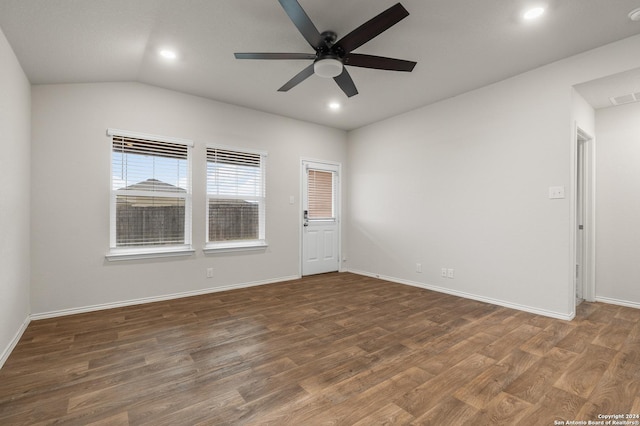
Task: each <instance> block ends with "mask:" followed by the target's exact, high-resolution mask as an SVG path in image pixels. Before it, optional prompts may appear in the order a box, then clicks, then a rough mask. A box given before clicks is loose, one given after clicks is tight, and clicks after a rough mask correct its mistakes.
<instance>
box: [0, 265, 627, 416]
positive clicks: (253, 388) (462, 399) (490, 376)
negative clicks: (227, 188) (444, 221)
mask: <svg viewBox="0 0 640 426" xmlns="http://www.w3.org/2000/svg"><path fill="white" fill-rule="evenodd" d="M639 412H640V310H636V309H632V308H625V307H620V306H613V305H606V304H600V303H583V304H582V305H581V306H580V307H579V309H578V314H577V317H576V319H575V320H574V321H571V322H567V321H561V320H554V319H551V318H546V317H541V316H536V315H532V314H529V313H525V312H520V311H515V310H511V309H506V308H502V307H498V306H493V305H488V304H485V303H480V302H476V301H473V300H467V299H461V298H457V297H453V296H449V295H445V294H440V293H435V292H431V291H426V290H422V289H418V288H414V287H409V286H404V285H400V284H395V283H390V282H386V281H382V280H377V279H372V278H366V277H362V276H358V275H353V274H349V273H343V274H337V273H335V274H326V275H319V276H313V277H307V278H304V279H301V280H296V281H289V282H286V283H280V284H272V285H266V286H261V287H254V288H248V289H242V290H234V291H228V292H221V293H213V294H210V295H205V296H197V297H190V298H183V299H177V300H171V301H166V302H158V303H151V304H146V305H138V306H131V307H125V308H118V309H111V310H107V311H99V312H92V313H86V314H79V315H73V316H68V317H61V318H54V319H48V320H40V321H34V322H32V323H31V324H30V325H29V327H28V328H27V330H26V331H25V333H24V335H23V337H22V339H21V340H20V342H19V343H18V345H17V346H16V348H15V350H14V351H13V353H12V354H11V356H10V357H9V359H8V360H7V362H6V364H5V365H4V367H3V368H2V369H1V370H0V424H1V425H34V424H36V425H41V424H42V425H45V424H65V425H76V424H77V425H195V424H203V425H265V424H266V425H315V424H336V425H376V424H406V425H409V424H412V425H413V424H415V425H418V424H424V425H489V424H491V425H493V424H509V425H536V426H537V425H554V424H561V423H560V421H567V420H584V421H589V420H591V421H594V420H598V415H599V414H626V413H629V414H632V413H636V414H637V413H639Z"/></svg>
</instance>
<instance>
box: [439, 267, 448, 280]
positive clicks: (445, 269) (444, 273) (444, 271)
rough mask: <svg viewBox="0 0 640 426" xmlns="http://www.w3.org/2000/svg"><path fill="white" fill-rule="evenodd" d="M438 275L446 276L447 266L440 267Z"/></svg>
mask: <svg viewBox="0 0 640 426" xmlns="http://www.w3.org/2000/svg"><path fill="white" fill-rule="evenodd" d="M440 276H441V277H442V278H447V268H442V269H441V270H440Z"/></svg>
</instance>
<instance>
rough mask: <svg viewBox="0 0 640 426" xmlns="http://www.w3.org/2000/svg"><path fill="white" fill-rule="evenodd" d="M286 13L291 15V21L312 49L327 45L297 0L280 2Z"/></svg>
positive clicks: (281, 0)
mask: <svg viewBox="0 0 640 426" xmlns="http://www.w3.org/2000/svg"><path fill="white" fill-rule="evenodd" d="M278 1H279V2H280V5H282V8H283V9H284V11H285V12H286V13H287V15H289V19H291V21H293V24H294V25H295V26H296V27H297V28H298V31H300V33H301V34H302V36H303V37H304V38H305V39H306V40H307V42H309V44H310V45H311V47H313V48H314V49H316V50H318V48H320V47H322V46H324V45H325V42H324V39H323V38H322V36H321V35H320V31H318V29H317V28H316V26H315V25H314V24H313V22H312V21H311V19H310V18H309V16H308V15H307V13H306V12H305V11H304V9H303V8H302V6H300V3H298V2H297V0H278Z"/></svg>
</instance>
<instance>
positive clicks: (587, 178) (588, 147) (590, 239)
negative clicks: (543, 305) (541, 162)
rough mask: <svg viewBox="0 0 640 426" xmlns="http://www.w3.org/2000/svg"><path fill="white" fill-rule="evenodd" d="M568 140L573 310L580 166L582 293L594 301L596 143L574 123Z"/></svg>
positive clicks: (574, 306) (576, 260)
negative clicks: (581, 195) (571, 134)
mask: <svg viewBox="0 0 640 426" xmlns="http://www.w3.org/2000/svg"><path fill="white" fill-rule="evenodd" d="M572 139H573V140H572V143H571V147H572V149H571V152H572V168H571V170H572V173H571V175H572V178H571V183H572V189H573V191H571V192H572V197H571V265H570V266H571V267H570V271H571V285H570V286H569V287H570V288H571V295H570V300H571V301H572V302H571V303H572V304H573V313H574V314H575V312H576V310H575V308H576V294H577V288H576V283H577V280H576V265H577V264H578V260H579V259H578V253H579V250H578V242H579V240H578V218H579V216H578V179H579V178H578V173H579V170H581V173H582V176H583V178H582V180H583V182H582V183H583V197H584V199H583V206H584V211H583V215H584V217H583V225H584V228H583V238H582V242H583V244H582V261H581V262H580V263H581V264H582V265H583V268H582V283H583V288H582V297H583V299H584V300H586V301H588V302H594V301H595V300H596V282H595V277H596V273H595V272H596V265H595V263H596V262H595V260H596V256H595V253H596V249H595V243H596V240H595V238H596V223H595V222H596V221H595V217H596V202H595V201H596V197H595V190H596V187H595V182H596V170H595V165H596V162H595V160H596V146H595V138H594V137H593V136H592V135H590V134H589V133H587V132H585V131H584V130H583V129H581V128H580V127H579V126H578V125H577V124H576V125H575V131H574V134H573V138H572ZM579 144H582V146H583V149H582V154H583V164H582V166H583V167H582V169H580V168H579V167H578V161H579V156H578V152H579V151H578V149H579V148H578V146H579Z"/></svg>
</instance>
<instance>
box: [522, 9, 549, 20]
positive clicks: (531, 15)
mask: <svg viewBox="0 0 640 426" xmlns="http://www.w3.org/2000/svg"><path fill="white" fill-rule="evenodd" d="M543 14H544V7H534V8H533V9H529V10H527V11H526V12H525V13H524V15H522V17H523V18H524V19H526V20H527V21H529V20H532V19H536V18H539V17H541V16H542V15H543Z"/></svg>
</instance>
